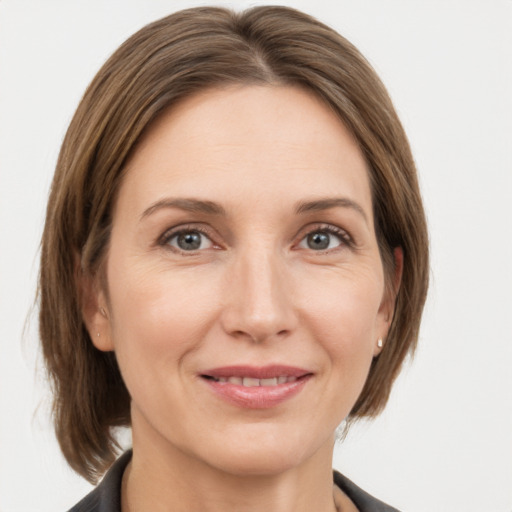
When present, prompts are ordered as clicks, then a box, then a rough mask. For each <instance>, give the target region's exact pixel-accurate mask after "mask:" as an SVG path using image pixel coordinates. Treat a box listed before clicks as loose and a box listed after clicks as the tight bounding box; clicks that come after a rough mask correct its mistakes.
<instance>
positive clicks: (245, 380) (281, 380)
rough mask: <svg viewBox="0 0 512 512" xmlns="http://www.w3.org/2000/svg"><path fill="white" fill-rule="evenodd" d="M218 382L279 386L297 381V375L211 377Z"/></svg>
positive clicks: (248, 386)
mask: <svg viewBox="0 0 512 512" xmlns="http://www.w3.org/2000/svg"><path fill="white" fill-rule="evenodd" d="M210 378H212V379H213V380H214V381H216V382H221V383H225V382H226V383H227V382H229V383H230V384H236V385H237V386H245V387H246V388H252V387H256V386H278V385H280V384H286V383H288V382H295V381H296V380H297V377H286V376H285V375H282V376H279V377H272V378H270V379H255V378H254V377H219V378H216V377H210Z"/></svg>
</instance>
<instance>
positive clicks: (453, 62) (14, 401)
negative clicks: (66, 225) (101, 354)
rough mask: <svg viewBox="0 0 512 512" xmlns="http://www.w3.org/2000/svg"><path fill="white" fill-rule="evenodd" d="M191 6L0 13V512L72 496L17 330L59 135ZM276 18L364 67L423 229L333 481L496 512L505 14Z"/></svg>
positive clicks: (506, 211)
mask: <svg viewBox="0 0 512 512" xmlns="http://www.w3.org/2000/svg"><path fill="white" fill-rule="evenodd" d="M203 3H204V2H196V1H170V0H167V1H163V0H117V1H108V0H106V1H105V0H87V1H80V0H75V1H69V0H62V1H57V0H45V1H40V0H32V1H27V0H0V343H1V352H0V354H1V355H0V512H27V511H41V512H50V511H51V512H56V511H59V510H61V511H64V510H67V509H68V508H69V507H70V506H71V505H73V504H74V503H75V502H76V501H78V499H79V498H81V497H82V496H83V495H84V494H85V493H86V492H87V491H88V490H89V489H90V486H89V485H88V484H87V483H86V482H85V481H83V480H82V479H81V478H79V477H78V476H76V475H74V474H73V473H72V471H71V470H70V469H68V468H67V466H66V464H65V462H64V460H63V458H62V457H61V455H60V453H59V450H58V447H57V445H56V442H55V439H54V435H53V431H52V427H51V424H50V421H49V392H48V388H47V385H46V384H45V381H44V373H43V372H42V370H41V365H40V356H39V355H38V340H37V321H36V319H37V309H36V310H35V311H34V312H33V313H32V316H30V309H31V306H32V304H33V300H34V294H35V289H36V278H37V272H38V243H39V238H40V234H41V229H42V224H43V216H44V209H45V202H46V198H47V193H48V187H49V184H50V181H51V177H52V173H53V169H54V166H55V162H56V158H57V154H58V150H59V146H60V143H61V141H62V138H63V136H64V133H65V130H66V127H67V124H68V123H69V121H70V118H71V116H72V113H73V111H74V109H75V107H76V105H77V103H78V101H79V99H80V97H81V95H82V93H83V91H84V89H85V87H86V85H87V84H88V83H89V81H90V80H91V79H92V77H93V75H94V74H95V72H96V71H97V69H98V68H99V66H100V65H101V64H102V63H103V62H104V60H105V59H106V58H107V57H108V56H109V55H110V54H111V53H112V52H113V50H114V49H115V48H116V47H117V46H118V45H119V44H120V43H121V42H122V41H123V40H124V39H125V38H127V37H128V36H129V35H131V34H132V33H133V32H134V31H135V30H137V29H139V28H140V27H142V26H143V25H144V24H146V23H148V22H150V21H153V20H155V19H157V18H159V17H162V16H164V15H166V14H169V13H170V12H172V11H175V10H178V9H181V8H184V7H190V6H194V5H200V4H203ZM215 3H216V4H217V5H228V6H231V7H234V8H237V9H241V8H245V7H248V6H250V5H256V4H259V3H262V2H245V1H232V2H225V1H217V2H215ZM281 3H282V4H286V5H291V6H294V7H297V8H299V9H302V10H304V11H306V12H308V13H310V14H313V15H314V16H316V17H318V18H319V19H320V20H322V21H324V22H327V23H328V24H330V25H331V26H333V27H334V28H335V29H337V30H338V31H339V32H340V33H342V34H343V35H345V36H346V37H348V39H350V40H351V41H352V42H353V43H354V44H356V46H358V47H359V49H360V50H361V51H362V52H363V53H364V54H365V55H366V56H367V58H368V59H369V60H370V62H371V63H372V64H373V65H374V67H375V68H376V69H377V71H378V73H379V74H380V76H381V77H382V79H383V80H384V82H385V84H386V85H387V87H388V88H389V91H390V94H391V96H392V98H393V100H394V102H395V105H396V108H397V110H398V112H399V114H400V116H401V119H402V121H403V123H404V125H405V128H406V131H407V132H408V135H409V137H410V141H411V145H412V148H413V151H414V154H415V158H416V161H417V164H418V169H419V173H420V181H421V186H422V192H423V196H424V200H425V205H426V210H427V214H428V221H429V226H430V231H431V246H432V283H431V288H430V295H429V300H428V304H427V308H426V313H425V317H424V322H423V327H422V331H421V337H420V344H419V350H418V352H417V355H416V358H415V360H414V361H413V362H412V364H408V365H407V367H406V368H405V370H404V372H403V373H402V375H401V377H400V378H399V380H398V381H397V383H396V387H395V389H394V392H393V395H392V398H391V400H390V402H389V405H388V408H387V409H386V411H385V412H384V414H383V415H382V416H381V417H380V418H378V419H377V420H376V421H374V422H373V423H365V424H361V425H359V426H357V427H355V428H354V429H353V431H352V432H351V433H350V434H349V436H348V438H347V440H346V441H345V442H344V443H343V444H342V445H341V446H339V447H338V448H337V450H336V453H335V467H336V468H338V469H340V470H341V471H342V472H344V473H345V474H346V475H347V476H349V477H350V478H352V479H353V480H355V481H356V482H357V483H358V484H359V485H360V486H361V487H363V488H364V489H366V490H368V491H369V492H371V493H373V494H375V495H376V496H378V497H379V498H381V499H383V500H385V501H388V502H389V503H390V504H392V505H394V506H396V507H397V508H400V509H402V510H403V511H404V512H407V511H410V512H432V511H435V512H443V511H450V512H454V511H461V512H462V511H464V512H472V511H475V512H476V511H478V512H481V511H486V512H511V510H512V370H511V368H512V271H511V266H512V1H510V0H339V1H334V0H315V1H313V0H302V1H301V0H294V1H281ZM27 318H28V320H29V321H28V322H26V320H27Z"/></svg>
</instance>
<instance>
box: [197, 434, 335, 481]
mask: <svg viewBox="0 0 512 512" xmlns="http://www.w3.org/2000/svg"><path fill="white" fill-rule="evenodd" d="M246 434H247V435H244V436H239V437H243V439H236V440H235V439H233V438H231V440H230V442H229V444H228V443H227V442H226V441H225V442H224V443H212V446H213V447H214V448H213V449H212V450H211V451H210V452H209V453H208V456H207V458H208V459H209V460H210V461H211V463H210V465H211V466H214V467H216V468H217V469H220V470H222V471H223V472H225V473H228V474H231V475H237V476H262V477H263V476H275V475H278V474H280V473H284V472H286V471H289V470H291V469H293V468H295V467H299V466H301V465H302V464H304V463H305V462H306V461H307V460H309V459H311V458H314V455H315V453H317V452H321V451H323V448H324V446H326V449H327V451H328V452H329V454H332V449H333V441H331V439H330V438H329V442H328V443H321V442H318V440H315V439H310V440H309V442H308V440H307V439H301V436H297V435H293V433H292V432H290V431H289V430H288V429H287V430H285V431H284V432H279V433H278V434H277V435H276V433H275V432H267V433H265V435H261V433H260V435H258V436H256V435H254V434H253V435H249V434H248V433H246ZM295 434H296V433H295ZM332 438H333V437H332ZM219 446H222V449H220V450H219V449H218V448H217V447H219Z"/></svg>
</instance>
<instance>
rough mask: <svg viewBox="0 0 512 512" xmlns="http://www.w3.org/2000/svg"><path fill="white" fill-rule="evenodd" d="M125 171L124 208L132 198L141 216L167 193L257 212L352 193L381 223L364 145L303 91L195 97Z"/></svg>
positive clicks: (244, 90)
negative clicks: (269, 204)
mask: <svg viewBox="0 0 512 512" xmlns="http://www.w3.org/2000/svg"><path fill="white" fill-rule="evenodd" d="M125 171H126V174H125V178H124V181H123V184H122V186H121V191H120V196H121V197H120V200H121V201H122V197H123V196H129V197H128V198H127V199H129V202H130V204H131V205H132V206H133V207H137V208H139V210H140V209H144V205H145V203H147V202H148V201H150V200H154V199H155V197H158V196H162V197H163V196H165V195H172V196H176V195H187V196H189V197H196V196H201V197H199V198H203V197H202V196H205V197H204V199H211V198H212V197H211V196H216V197H215V198H214V199H216V200H221V201H226V202H227V203H229V202H231V201H234V200H236V199H237V198H238V199H240V198H243V200H245V201H253V204H257V203H258V197H260V196H261V194H262V193H264V194H265V196H267V198H273V199H274V200H275V201H277V202H278V203H279V202H282V201H284V200H285V199H286V198H287V197H289V198H290V200H291V199H292V198H293V197H294V196H303V195H304V194H306V195H309V196H313V197H314V196H318V197H321V196H322V197H323V196H325V195H326V194H329V195H330V194H333V193H342V194H343V195H348V196H350V197H353V198H357V200H358V202H360V203H362V206H363V208H365V209H367V210H368V212H367V213H368V215H369V216H371V193H370V186H369V181H368V171H367V165H366V162H365V160H364V158H363V156H362V153H361V151H360V149H359V146H358V144H357V142H356V141H355V140H354V138H353V137H352V135H351V134H350V133H349V131H348V130H347V128H346V127H345V126H344V125H343V123H342V122H341V121H340V120H339V118H338V117H337V116H336V115H335V114H334V113H333V112H332V111H331V110H330V109H329V108H328V107H327V106H326V105H325V104H324V103H322V102H321V101H320V100H319V99H317V98H316V97H315V96H314V95H313V94H311V93H309V92H307V91H305V90H302V89H299V88H297V87H290V86H236V87H234V86H231V87H227V88H223V89H212V90H207V91H204V92H201V93H200V94H197V95H194V96H192V97H190V98H187V99H185V100H184V101H182V102H181V103H179V104H178V105H176V106H174V107H172V108H171V109H169V110H168V111H166V112H165V113H164V114H162V115H161V116H160V117H159V118H158V119H157V120H156V121H155V122H154V123H153V125H151V126H150V128H149V129H148V130H147V132H146V133H145V135H144V137H143V138H142V140H141V141H140V143H139V144H138V146H137V149H136V150H135V152H134V154H133V155H132V157H131V159H130V161H129V162H128V164H127V167H126V170H125ZM262 185H264V186H263V187H262ZM260 198H261V197H260ZM300 199H302V198H300Z"/></svg>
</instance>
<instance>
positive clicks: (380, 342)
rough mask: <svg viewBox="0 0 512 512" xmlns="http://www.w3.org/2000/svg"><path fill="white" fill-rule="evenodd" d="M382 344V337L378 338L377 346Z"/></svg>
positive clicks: (380, 346)
mask: <svg viewBox="0 0 512 512" xmlns="http://www.w3.org/2000/svg"><path fill="white" fill-rule="evenodd" d="M383 346H384V342H383V341H382V338H379V339H378V340H377V347H379V348H382V347H383Z"/></svg>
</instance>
